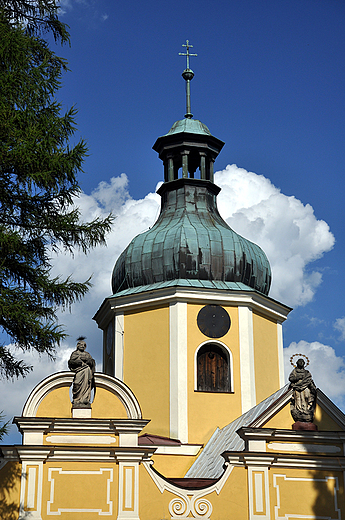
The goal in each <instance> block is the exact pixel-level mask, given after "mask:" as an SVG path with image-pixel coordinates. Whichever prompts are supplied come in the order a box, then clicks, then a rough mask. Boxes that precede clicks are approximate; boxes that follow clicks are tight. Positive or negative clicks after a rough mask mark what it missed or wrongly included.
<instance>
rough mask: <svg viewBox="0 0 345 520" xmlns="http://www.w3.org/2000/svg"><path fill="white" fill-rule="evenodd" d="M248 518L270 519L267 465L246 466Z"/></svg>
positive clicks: (255, 519)
mask: <svg viewBox="0 0 345 520" xmlns="http://www.w3.org/2000/svg"><path fill="white" fill-rule="evenodd" d="M248 491H249V520H270V518H271V515H270V497H269V482H268V468H267V467H259V466H257V467H251V466H249V468H248Z"/></svg>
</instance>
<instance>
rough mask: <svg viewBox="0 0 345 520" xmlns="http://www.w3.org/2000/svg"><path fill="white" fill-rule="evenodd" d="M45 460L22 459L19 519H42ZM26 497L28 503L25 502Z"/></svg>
mask: <svg viewBox="0 0 345 520" xmlns="http://www.w3.org/2000/svg"><path fill="white" fill-rule="evenodd" d="M42 483H43V462H42V461H37V460H36V461H24V460H23V461H22V476H21V481H20V503H19V517H18V519H19V520H24V519H26V518H30V519H32V520H42ZM25 498H26V503H25Z"/></svg>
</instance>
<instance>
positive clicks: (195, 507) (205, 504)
mask: <svg viewBox="0 0 345 520" xmlns="http://www.w3.org/2000/svg"><path fill="white" fill-rule="evenodd" d="M212 511H213V507H212V504H211V502H210V501H209V500H207V499H206V498H196V497H193V496H192V497H191V496H188V495H187V496H186V497H184V498H173V499H172V500H170V502H169V513H170V515H171V520H178V519H180V520H186V519H187V518H190V516H189V515H190V514H192V517H193V518H198V519H202V518H204V519H205V520H210V517H211V514H212Z"/></svg>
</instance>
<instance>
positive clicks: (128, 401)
mask: <svg viewBox="0 0 345 520" xmlns="http://www.w3.org/2000/svg"><path fill="white" fill-rule="evenodd" d="M73 377H74V374H73V373H72V372H56V373H55V374H52V375H50V376H48V377H47V378H46V379H43V381H41V382H40V383H39V384H38V385H37V386H36V387H35V388H34V389H33V390H32V392H31V394H30V395H29V397H28V399H27V401H26V403H25V405H24V408H23V412H22V415H23V416H24V417H36V414H37V410H38V407H39V405H40V404H41V402H42V401H43V399H44V398H45V397H46V396H47V395H48V394H49V393H50V392H52V391H53V390H56V389H57V388H62V387H70V386H71V384H72V382H73ZM95 383H96V388H97V387H98V388H103V389H104V390H107V391H108V392H111V393H113V394H115V395H116V396H117V397H118V398H119V400H120V401H121V403H122V404H123V406H124V407H125V409H126V413H127V417H128V418H129V419H141V418H142V414H141V409H140V405H139V402H138V400H137V398H136V397H135V395H134V393H133V392H132V390H131V389H130V388H129V387H128V386H127V385H125V383H123V381H120V380H119V379H116V378H115V377H113V376H109V375H107V374H102V373H99V372H96V373H95Z"/></svg>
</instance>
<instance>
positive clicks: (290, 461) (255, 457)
mask: <svg viewBox="0 0 345 520" xmlns="http://www.w3.org/2000/svg"><path fill="white" fill-rule="evenodd" d="M224 457H225V459H226V460H227V462H229V464H231V465H233V466H246V465H248V466H262V467H270V468H273V467H276V468H290V469H305V470H314V471H315V470H320V471H321V470H323V471H328V470H329V471H343V468H344V467H345V457H340V456H339V457H336V456H333V457H330V456H328V457H325V456H322V455H320V456H317V455H309V456H308V455H304V456H301V455H300V454H296V455H291V454H290V453H286V454H285V453H269V452H266V453H246V452H226V453H224Z"/></svg>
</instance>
